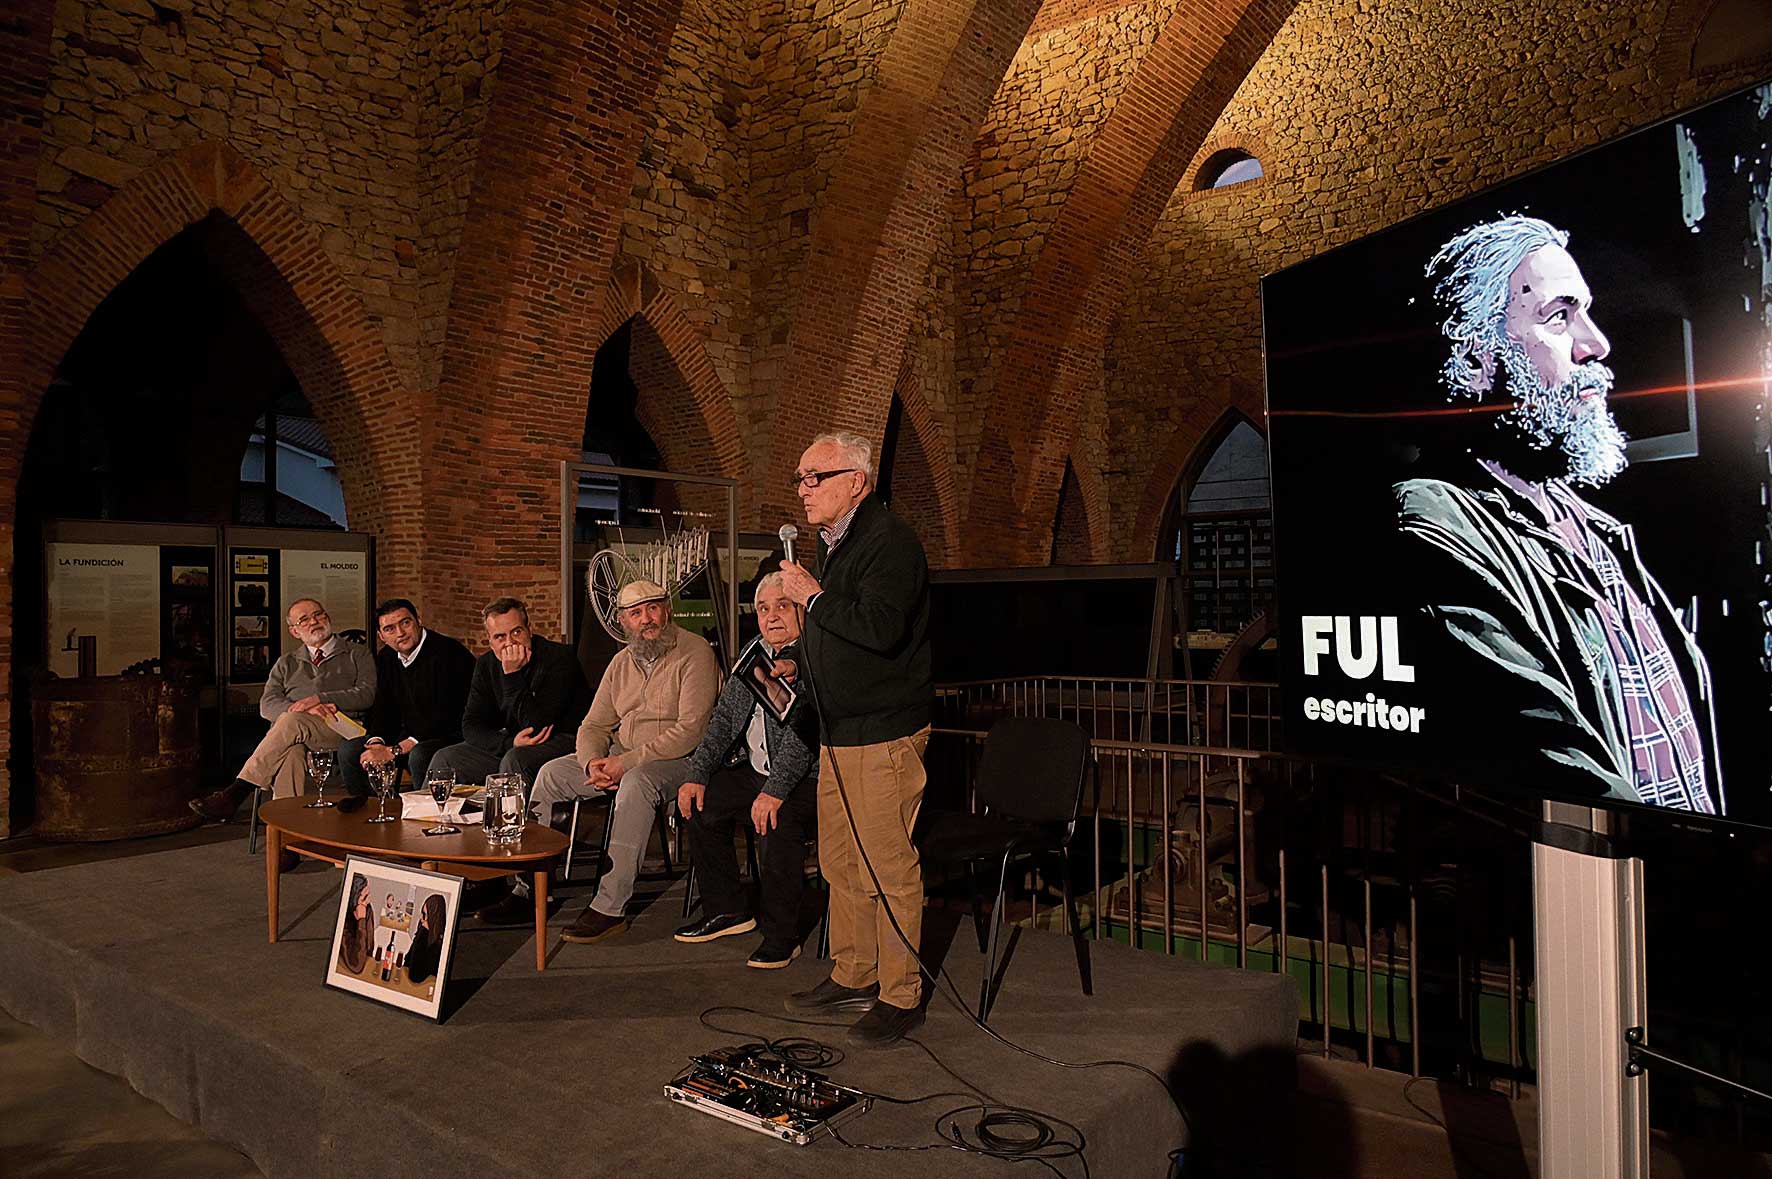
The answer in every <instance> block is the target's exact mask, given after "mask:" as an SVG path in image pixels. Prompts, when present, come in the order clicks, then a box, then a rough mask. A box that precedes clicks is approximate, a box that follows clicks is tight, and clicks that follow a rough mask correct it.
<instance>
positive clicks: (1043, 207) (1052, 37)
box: [954, 0, 1176, 486]
mask: <svg viewBox="0 0 1772 1179" xmlns="http://www.w3.org/2000/svg"><path fill="white" fill-rule="evenodd" d="M1175 7H1176V0H1158V2H1157V3H1151V4H1130V5H1119V6H1113V7H1108V8H1107V9H1106V10H1105V11H1091V10H1084V11H1081V12H1080V13H1077V14H1074V15H1075V19H1074V20H1072V21H1070V22H1068V23H1064V24H1055V25H1047V26H1046V27H1044V28H1039V27H1036V28H1035V29H1034V30H1032V31H1031V33H1030V36H1029V37H1028V39H1027V40H1026V41H1025V42H1024V43H1023V44H1022V46H1021V49H1020V50H1019V51H1018V52H1017V53H1016V55H1015V61H1014V62H1013V63H1012V65H1011V66H1010V68H1009V72H1008V74H1007V75H1006V76H1005V77H1004V79H1003V83H1002V85H1001V86H1000V87H999V88H998V90H997V94H996V97H995V99H993V101H992V103H991V110H990V114H989V115H988V116H987V117H986V120H985V124H984V127H983V128H982V130H981V131H980V133H979V137H978V140H977V142H976V143H974V144H973V147H972V154H971V158H970V159H968V160H967V162H966V168H965V171H964V173H963V176H962V185H963V189H962V193H961V196H960V199H959V200H958V201H957V203H956V205H957V207H956V209H955V218H956V221H957V223H958V229H957V232H956V246H957V248H958V251H959V254H958V257H959V263H958V265H957V266H956V272H957V274H956V285H957V287H958V301H959V338H958V341H957V354H956V363H955V390H954V404H955V409H956V411H957V412H956V416H955V426H956V438H955V441H956V446H957V450H958V452H959V456H960V460H959V462H960V479H961V484H962V486H968V485H969V484H970V480H971V476H972V474H973V470H974V462H973V456H974V455H975V453H976V451H977V448H978V445H979V440H980V437H981V435H982V432H983V429H984V426H985V411H986V410H987V409H988V408H989V407H990V405H991V402H992V399H993V398H994V397H995V396H996V393H997V369H998V367H999V364H1000V362H1001V353H1002V350H1003V346H1004V341H1005V339H1006V337H1007V335H1008V333H1009V332H1010V331H1011V330H1012V328H1013V326H1014V325H1015V323H1016V320H1017V316H1018V314H1019V313H1020V311H1021V310H1022V302H1023V298H1024V296H1025V294H1026V291H1027V286H1028V283H1029V282H1030V281H1031V280H1032V278H1033V271H1034V263H1035V260H1036V259H1037V258H1038V257H1039V255H1040V251H1041V249H1042V247H1043V246H1044V244H1045V240H1046V236H1047V234H1048V232H1049V231H1050V229H1051V228H1052V225H1053V222H1054V221H1055V220H1056V219H1057V217H1058V213H1059V210H1060V209H1061V208H1062V207H1063V205H1064V203H1065V201H1066V199H1067V198H1068V196H1069V194H1070V191H1071V189H1072V186H1073V185H1074V183H1075V181H1076V178H1077V172H1078V168H1079V166H1080V165H1081V163H1082V161H1083V160H1084V159H1085V158H1086V156H1087V154H1088V151H1089V147H1090V144H1091V142H1092V141H1093V139H1094V136H1095V135H1096V134H1097V132H1099V130H1100V129H1101V125H1102V124H1103V122H1104V121H1105V120H1106V119H1107V118H1108V117H1109V116H1110V115H1111V114H1112V113H1113V110H1114V106H1115V104H1116V103H1117V102H1118V100H1119V98H1120V95H1121V94H1122V92H1123V91H1124V90H1125V88H1126V87H1127V85H1128V84H1129V83H1130V81H1131V79H1132V77H1133V76H1134V75H1135V74H1136V72H1137V69H1138V63H1139V60H1140V59H1141V58H1142V57H1143V55H1144V54H1145V53H1147V52H1148V51H1149V50H1150V48H1151V46H1152V45H1153V44H1154V43H1155V42H1156V39H1157V35H1158V32H1159V31H1160V30H1161V29H1162V28H1163V25H1164V23H1165V22H1166V21H1167V20H1168V19H1169V17H1170V16H1171V15H1172V14H1173V12H1174V10H1175ZM1049 19H1050V18H1048V17H1045V16H1044V15H1043V17H1042V21H1043V23H1044V21H1045V20H1049Z"/></svg>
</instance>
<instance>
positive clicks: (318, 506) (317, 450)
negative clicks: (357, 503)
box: [234, 385, 345, 528]
mask: <svg viewBox="0 0 1772 1179" xmlns="http://www.w3.org/2000/svg"><path fill="white" fill-rule="evenodd" d="M267 438H272V439H275V440H276V445H275V446H274V447H267V446H266V445H265V440H266V439H267ZM234 519H235V521H236V522H238V523H240V524H269V525H274V526H276V527H280V528H281V527H290V526H294V527H297V528H343V527H345V489H344V484H343V483H341V482H340V481H339V477H338V464H337V463H336V462H334V461H333V457H332V443H331V442H330V441H328V439H327V437H326V431H324V430H322V429H321V428H320V423H319V421H318V420H317V419H316V418H315V417H314V411H313V410H312V409H310V408H309V407H308V401H307V398H305V397H303V396H302V393H301V390H300V389H299V388H297V387H295V386H293V385H292V386H290V387H289V388H287V389H285V390H284V391H283V392H282V393H281V394H279V395H278V396H277V397H276V398H274V399H273V401H272V403H271V406H270V408H269V409H267V410H266V411H265V412H264V413H263V414H260V415H259V419H258V420H257V421H256V422H254V423H253V424H252V434H251V435H250V436H249V437H248V438H247V439H246V454H245V456H244V457H243V458H242V459H241V460H240V490H239V493H238V494H237V496H236V497H235V504H234Z"/></svg>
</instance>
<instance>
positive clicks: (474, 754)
mask: <svg viewBox="0 0 1772 1179" xmlns="http://www.w3.org/2000/svg"><path fill="white" fill-rule="evenodd" d="M480 617H481V619H482V620H483V621H484V622H485V624H486V638H487V641H488V642H490V643H491V645H492V649H491V650H490V651H488V652H486V654H484V655H482V656H480V658H479V659H478V660H477V661H475V663H474V679H473V682H472V684H471V685H470V686H469V688H468V704H467V707H466V708H465V709H464V710H463V712H462V716H461V733H462V740H461V742H460V744H457V745H451V746H449V747H448V748H447V749H444V750H442V751H441V752H439V753H438V754H437V756H436V757H434V758H432V759H431V765H432V766H433V767H435V768H437V769H441V768H443V767H445V766H447V767H449V768H450V769H453V770H454V771H455V780H456V781H457V782H483V781H485V780H486V775H488V774H495V773H504V774H522V775H523V782H524V786H525V788H526V789H527V788H528V787H529V786H532V785H534V784H535V771H536V770H538V769H540V768H541V767H542V765H543V764H545V763H546V762H549V761H552V760H553V759H554V758H556V757H566V756H568V755H569V754H571V753H572V749H573V741H574V739H575V738H576V737H577V735H578V724H579V722H580V721H582V720H584V716H585V713H586V712H588V711H590V707H591V685H590V684H589V683H588V682H587V681H586V680H585V673H584V668H583V667H581V666H580V665H579V662H578V653H577V652H575V651H574V650H573V649H572V648H571V647H567V646H564V645H563V644H560V643H556V642H554V641H552V640H551V639H545V638H543V637H542V636H540V635H538V634H534V633H532V632H531V631H530V629H529V608H528V607H527V606H525V605H524V604H523V603H522V602H520V601H518V600H517V599H516V598H499V599H497V600H496V601H494V602H493V603H492V604H491V605H489V606H487V607H486V608H485V609H484V610H482V611H480Z"/></svg>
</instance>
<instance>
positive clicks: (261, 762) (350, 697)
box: [191, 598, 375, 858]
mask: <svg viewBox="0 0 1772 1179" xmlns="http://www.w3.org/2000/svg"><path fill="white" fill-rule="evenodd" d="M288 621H289V633H290V634H291V635H293V636H295V639H296V641H297V642H299V643H300V644H301V645H300V646H298V647H296V648H295V650H293V651H290V652H289V653H288V654H286V655H284V656H283V657H282V658H281V659H279V660H277V662H276V663H274V664H272V665H271V674H270V676H269V678H267V679H266V680H265V690H264V694H263V695H262V696H260V697H259V700H258V714H259V715H260V716H262V717H264V718H265V719H266V720H268V721H270V722H271V731H270V732H269V733H266V734H265V737H264V740H262V741H260V742H259V743H258V748H257V749H255V750H253V751H252V756H251V757H249V758H247V759H246V764H245V765H243V766H241V767H240V776H239V777H238V778H235V779H234V781H233V782H232V784H230V785H227V786H224V787H222V788H221V789H220V790H217V791H215V792H214V793H213V794H206V795H204V796H203V797H202V798H194V799H192V800H191V809H192V810H193V811H196V812H197V813H198V814H199V815H201V816H203V817H204V818H205V819H208V820H210V821H212V822H216V823H225V822H227V821H228V820H229V819H232V818H233V817H234V812H236V811H238V810H239V809H240V804H241V803H242V802H245V801H246V799H247V797H248V796H249V795H251V794H252V792H253V791H254V790H259V789H262V788H264V787H269V788H270V790H271V794H272V796H273V797H276V798H289V797H292V796H294V795H297V794H300V793H301V792H302V786H303V784H304V783H305V781H306V773H307V771H306V766H305V763H304V758H305V757H306V755H307V752H308V750H310V749H337V748H338V747H339V744H340V743H341V742H342V741H343V738H342V737H340V736H339V734H338V733H337V732H336V731H334V730H333V728H332V726H331V724H330V723H329V722H330V721H331V720H332V719H333V718H334V717H336V716H337V715H338V714H340V713H343V714H345V715H346V716H348V717H350V718H351V719H352V720H355V721H357V722H359V723H361V722H362V720H363V716H364V714H365V713H366V712H367V711H368V709H369V706H370V704H372V703H373V702H374V700H375V657H374V656H373V655H371V654H370V652H369V647H368V646H367V645H366V644H363V643H352V642H347V641H345V640H344V639H342V638H340V637H339V636H338V635H335V634H333V633H332V619H331V618H329V617H327V614H326V607H324V606H322V605H321V604H320V603H319V602H316V601H314V599H312V598H302V599H300V600H299V601H296V602H294V603H292V604H291V605H290V607H289V618H288ZM292 858H293V857H292Z"/></svg>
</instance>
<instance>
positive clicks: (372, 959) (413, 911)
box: [326, 856, 463, 1020]
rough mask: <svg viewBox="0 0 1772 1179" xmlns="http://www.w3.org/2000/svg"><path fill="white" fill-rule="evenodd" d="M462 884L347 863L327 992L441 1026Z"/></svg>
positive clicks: (437, 875)
mask: <svg viewBox="0 0 1772 1179" xmlns="http://www.w3.org/2000/svg"><path fill="white" fill-rule="evenodd" d="M462 885H463V881H462V878H461V877H459V876H448V875H445V874H444V873H441V872H427V871H425V870H424V869H422V868H412V867H407V866H406V865H404V864H391V863H388V862H386V861H383V860H371V859H365V858H364V857H361V856H350V857H347V858H346V860H345V887H344V890H343V892H342V893H341V894H340V896H339V905H338V920H337V921H336V922H335V923H334V924H333V930H332V952H331V954H329V955H328V956H327V959H326V985H327V986H329V987H337V988H338V989H339V990H341V991H349V992H350V993H351V994H353V995H360V996H362V997H363V998H365V999H373V1000H374V1001H376V1002H377V1003H385V1004H387V1005H388V1006H390V1007H398V1008H399V1009H400V1010H402V1011H410V1012H412V1013H414V1014H415V1015H422V1016H424V1017H425V1018H427V1019H433V1020H435V1019H438V1018H439V1017H440V1016H441V1013H442V1010H443V992H444V990H445V989H446V985H447V981H448V978H449V964H450V960H451V959H452V958H453V956H454V953H455V933H456V924H457V922H458V919H459V918H460V916H461V894H462ZM415 976H416V977H415Z"/></svg>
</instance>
